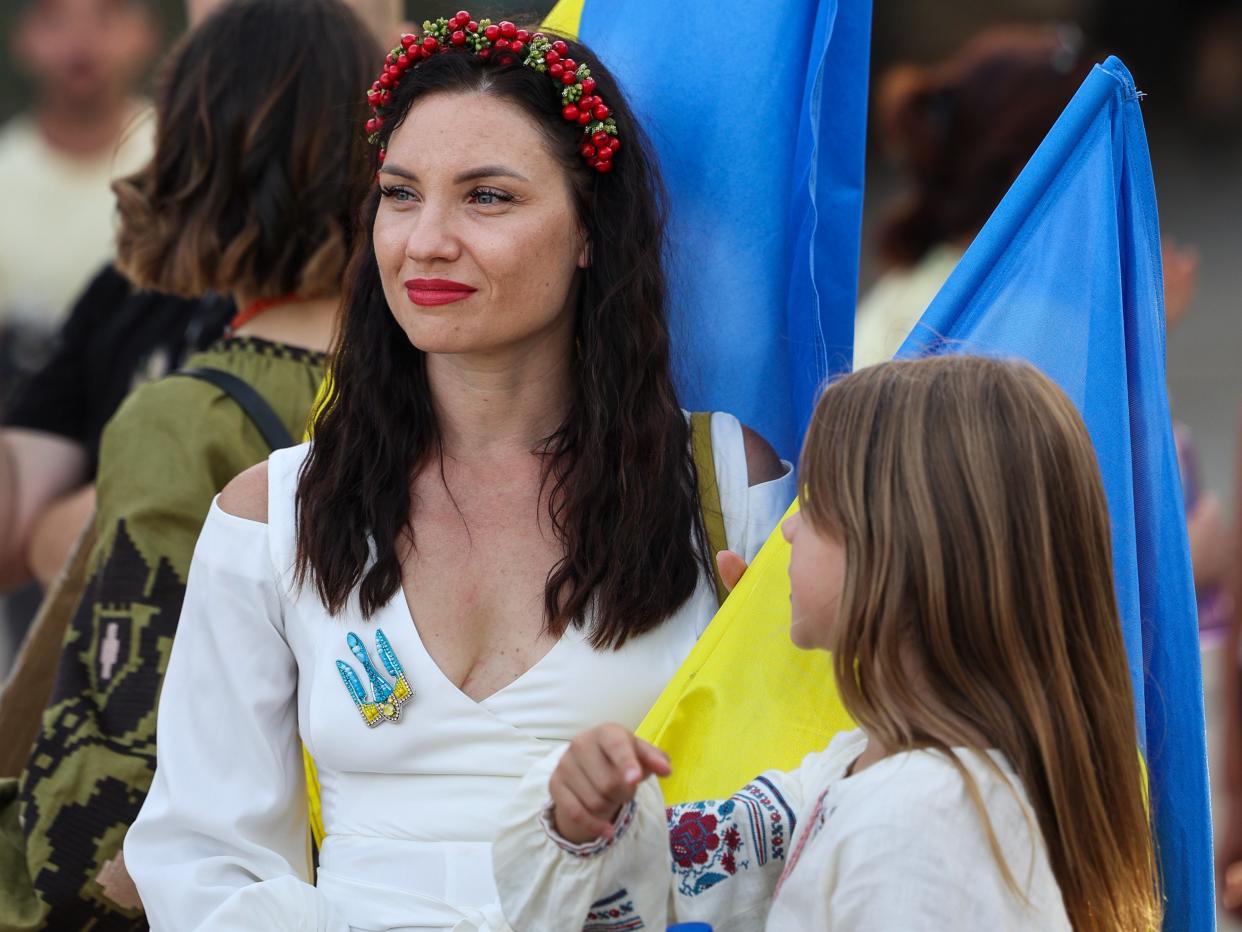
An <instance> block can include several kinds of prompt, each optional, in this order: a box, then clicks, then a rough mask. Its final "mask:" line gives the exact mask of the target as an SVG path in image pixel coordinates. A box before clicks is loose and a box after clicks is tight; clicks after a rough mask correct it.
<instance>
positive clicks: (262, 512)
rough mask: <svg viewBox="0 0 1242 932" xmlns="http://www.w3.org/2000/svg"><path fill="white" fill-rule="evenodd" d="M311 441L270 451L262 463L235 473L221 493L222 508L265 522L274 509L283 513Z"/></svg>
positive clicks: (294, 489)
mask: <svg viewBox="0 0 1242 932" xmlns="http://www.w3.org/2000/svg"><path fill="white" fill-rule="evenodd" d="M310 446H311V445H310V442H309V441H308V442H306V443H300V444H298V445H297V446H294V447H287V448H286V449H283V450H273V451H272V453H271V455H270V456H269V457H268V458H267V459H266V460H264V461H263V462H262V463H256V464H255V465H254V466H251V467H250V468H249V469H247V470H244V471H243V472H240V473H238V474H237V475H236V476H234V477H233V479H232V480H231V481H230V482H229V484H228V485H226V486H225V487H224V489H223V490H222V491H221V492H220V499H219V505H220V508H221V510H223V511H224V512H225V513H227V514H231V515H233V516H234V517H237V518H245V519H247V520H249V521H260V522H262V523H264V524H266V523H268V516H269V514H270V513H271V511H272V510H273V508H274V509H275V510H276V511H277V513H278V514H283V513H284V510H285V509H284V508H283V507H282V506H283V505H284V504H285V500H286V499H288V500H290V501H292V499H293V497H294V496H295V494H296V492H297V477H298V473H299V471H300V470H301V468H302V463H303V461H304V460H305V459H306V455H307V453H309V452H310Z"/></svg>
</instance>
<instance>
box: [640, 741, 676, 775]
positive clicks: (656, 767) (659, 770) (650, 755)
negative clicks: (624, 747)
mask: <svg viewBox="0 0 1242 932" xmlns="http://www.w3.org/2000/svg"><path fill="white" fill-rule="evenodd" d="M634 741H635V743H636V746H637V749H638V758H639V761H640V762H641V763H642V765H643V767H644V768H645V769H646V771H647V772H648V773H654V774H655V775H656V776H660V777H667V776H668V775H669V774H670V773H672V772H673V764H672V762H671V761H670V760H669V759H668V755H667V754H665V753H664V752H663V751H661V750H660V749H659V748H658V747H656V746H655V745H654V744H648V743H647V742H646V741H644V740H643V739H642V738H635V739H634Z"/></svg>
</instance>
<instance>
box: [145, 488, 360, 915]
mask: <svg viewBox="0 0 1242 932" xmlns="http://www.w3.org/2000/svg"><path fill="white" fill-rule="evenodd" d="M307 824H308V823H307V805H306V784H305V775H304V772H303V764H302V752H301V745H300V743H299V739H298V722H297V665H296V662H295V659H294V655H293V652H292V650H291V649H290V647H289V644H288V643H287V642H286V640H285V636H284V620H283V609H282V601H281V597H280V593H279V590H278V586H277V583H276V578H275V573H274V571H273V568H272V564H271V558H270V554H269V549H268V533H267V526H266V525H264V524H260V523H257V522H253V521H247V520H245V519H243V518H238V517H235V516H233V515H229V514H227V513H225V512H223V511H221V510H220V508H219V506H218V505H216V504H213V505H212V508H211V511H210V513H209V514H208V517H207V522H206V523H205V524H204V525H203V530H202V534H201V536H200V537H199V540H198V545H197V547H196V548H195V551H194V560H193V562H192V563H191V565H190V573H189V581H188V584H187V587H186V595H185V602H184V604H183V607H182V612H181V621H180V624H179V626H178V629H177V636H176V638H175V640H174V644H173V649H172V656H171V659H170V660H169V664H168V672H167V674H166V676H165V678H164V686H163V692H162V694H161V696H160V703H159V724H158V729H157V741H156V772H155V780H154V783H153V784H152V786H151V791H150V794H149V795H148V796H147V800H146V803H145V804H144V805H143V807H142V811H141V812H140V813H139V815H138V818H137V820H136V821H135V822H134V824H133V826H132V827H131V828H130V830H129V833H128V835H127V836H126V839H125V864H126V866H127V867H128V869H129V871H130V874H131V875H132V876H133V878H134V881H135V883H136V884H137V886H138V892H139V894H140V895H141V897H142V902H143V906H144V908H145V910H146V913H147V917H148V919H149V921H150V923H151V927H152V928H153V929H155V930H157V932H159V930H165V929H169V930H178V932H181V930H204V932H206V930H225V929H228V930H235V929H259V928H262V929H270V930H273V932H281V930H289V932H293V930H319V932H347V930H348V928H349V927H348V925H347V924H346V923H345V922H344V921H342V920H341V919H340V918H338V917H335V916H334V915H333V914H332V911H331V909H330V908H329V906H328V903H327V901H326V899H325V898H324V897H323V896H322V895H321V894H320V893H319V891H317V890H316V889H315V887H313V886H312V885H311V884H310V883H308V882H307V878H308V876H309V860H310V859H309V835H308V830H307Z"/></svg>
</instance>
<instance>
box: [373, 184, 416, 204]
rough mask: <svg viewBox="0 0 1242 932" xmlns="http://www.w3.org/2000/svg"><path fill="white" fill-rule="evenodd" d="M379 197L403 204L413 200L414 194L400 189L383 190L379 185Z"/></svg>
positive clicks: (406, 189)
mask: <svg viewBox="0 0 1242 932" xmlns="http://www.w3.org/2000/svg"><path fill="white" fill-rule="evenodd" d="M380 196H381V197H388V198H392V199H393V200H394V201H396V202H397V203H399V204H403V203H405V202H407V201H412V200H414V192H413V191H411V190H410V189H409V188H400V187H393V188H385V187H384V186H383V185H381V186H380Z"/></svg>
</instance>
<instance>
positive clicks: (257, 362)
mask: <svg viewBox="0 0 1242 932" xmlns="http://www.w3.org/2000/svg"><path fill="white" fill-rule="evenodd" d="M378 49H379V47H378V44H377V43H376V41H375V38H374V37H373V36H372V35H371V33H370V32H369V31H368V30H367V29H366V27H365V26H364V25H363V24H362V23H361V21H360V20H359V19H358V18H357V16H356V15H355V14H354V13H352V12H351V11H350V10H349V8H348V7H346V6H345V5H343V4H342V3H340V2H339V0H233V2H230V3H226V4H223V5H222V6H220V7H219V8H218V9H217V10H216V11H215V12H214V13H213V14H211V15H210V16H209V17H208V18H207V19H206V20H204V21H203V22H202V23H201V24H200V25H199V26H198V27H196V28H195V29H194V30H193V31H191V32H190V33H189V34H188V35H187V36H186V37H185V38H184V39H183V40H182V41H181V43H180V44H179V45H178V46H177V48H176V49H175V50H174V51H173V52H172V53H171V56H170V59H169V61H168V63H167V66H166V68H165V70H164V72H163V74H162V78H161V82H160V86H159V88H158V92H157V95H156V107H155V109H156V151H155V155H154V157H153V159H152V161H151V163H150V164H149V165H148V166H147V167H146V168H144V169H143V170H142V171H140V172H138V173H137V174H135V175H133V176H130V177H129V178H126V179H124V180H122V181H120V182H118V183H117V185H116V189H117V195H118V201H119V209H120V219H121V227H120V234H119V247H118V265H119V267H120V269H121V271H122V272H123V273H124V274H125V275H126V276H127V277H129V278H130V279H131V280H132V281H133V282H134V283H135V284H136V285H137V286H138V287H141V288H150V289H155V290H158V291H160V292H167V293H172V294H176V295H181V296H198V295H202V294H204V293H205V292H208V291H211V292H217V293H221V294H224V295H227V296H229V297H231V298H233V299H234V301H235V302H236V305H237V307H238V308H240V309H241V310H240V313H239V314H238V316H237V317H236V318H234V321H233V324H232V327H231V330H230V332H229V333H228V334H227V335H226V336H225V338H223V339H222V340H220V341H218V342H216V343H215V344H213V345H211V346H210V347H208V348H207V349H206V350H204V351H203V352H201V353H198V354H195V355H192V356H190V357H189V358H188V359H187V361H186V365H187V367H188V368H190V369H195V370H214V372H215V373H216V377H218V376H220V375H221V374H222V375H223V376H224V377H225V378H226V379H232V380H234V384H237V383H240V384H241V385H242V388H243V390H244V389H247V388H248V389H249V391H251V392H253V393H255V394H256V396H257V397H258V398H259V399H260V404H262V405H264V406H266V407H267V408H269V409H270V410H269V414H270V419H271V420H273V421H275V422H276V423H277V425H278V426H283V429H284V431H286V432H288V433H289V434H291V435H292V436H294V437H297V438H300V437H301V436H302V434H303V433H304V431H305V428H306V423H307V419H308V417H309V412H310V409H311V406H312V404H313V401H314V398H315V393H316V391H317V389H318V386H319V384H320V382H321V381H322V378H323V372H324V366H323V359H324V356H323V354H324V352H325V351H326V350H327V348H328V345H329V343H330V341H331V338H332V333H333V329H334V326H335V322H336V319H337V315H338V309H339V305H340V287H341V286H340V282H341V277H342V275H343V273H344V269H345V265H346V262H347V260H348V257H349V255H350V253H351V252H352V250H353V247H354V240H355V238H356V223H357V214H358V210H359V208H360V206H361V204H362V201H363V199H364V197H365V195H366V192H367V190H368V186H369V185H370V182H371V178H372V177H373V174H374V171H373V169H372V168H371V167H370V165H369V164H368V158H367V153H366V144H365V141H364V140H362V139H361V138H359V133H358V131H357V126H358V121H359V120H365V119H366V104H365V101H360V100H359V99H358V88H359V87H365V86H366V81H367V80H368V75H369V72H370V70H371V68H372V67H373V61H374V57H375V56H376V55H377V54H379V51H378ZM271 449H272V447H271V446H270V445H269V442H268V440H267V439H266V438H265V436H264V434H263V433H261V432H260V430H259V428H258V426H257V425H256V422H255V421H253V420H252V418H251V416H250V415H249V414H248V413H247V412H246V411H245V410H243V408H242V407H241V405H240V404H239V402H238V400H236V397H235V393H232V392H226V391H225V390H223V389H221V388H219V387H217V386H216V385H214V384H212V383H209V382H206V381H203V380H201V379H199V378H190V377H187V376H184V375H175V376H173V377H168V378H164V379H162V380H159V381H156V382H151V383H148V384H146V385H143V386H141V387H140V388H138V389H137V390H136V391H134V392H133V393H132V394H131V395H130V396H129V398H128V399H127V400H126V401H125V402H124V403H123V405H122V406H121V408H120V409H119V410H118V412H117V414H116V415H115V416H114V418H113V419H112V420H111V421H110V422H109V424H108V426H107V428H106V429H105V431H104V434H103V439H102V444H101V450H100V467H99V473H98V506H97V508H98V511H97V518H96V532H97V533H96V543H95V545H94V548H93V551H92V553H91V555H90V564H89V566H90V570H89V574H90V575H89V578H88V582H87V588H86V593H85V596H84V598H83V601H82V603H81V605H80V606H79V608H78V610H77V612H76V614H75V616H74V618H73V619H72V621H71V623H70V629H69V632H68V635H67V638H66V640H65V643H64V647H63V650H62V653H61V658H60V661H59V670H58V673H57V681H56V686H55V689H54V692H53V695H52V699H51V702H50V704H49V706H48V708H47V709H46V710H45V712H44V715H43V721H42V726H41V733H40V735H39V737H38V738H37V741H36V745H35V748H34V752H33V754H32V755H31V757H30V762H29V764H28V765H27V768H26V771H25V773H24V774H23V776H22V780H21V786H20V791H19V801H20V805H21V808H22V811H23V813H24V815H25V820H26V824H25V836H26V838H25V845H24V852H23V853H24V854H25V859H24V861H23V862H22V864H21V868H22V870H25V871H28V873H29V878H30V879H29V881H26V880H25V879H24V878H16V879H15V880H14V886H13V887H11V888H10V889H20V888H21V887H22V886H27V885H32V886H33V895H32V896H31V897H30V906H31V910H32V912H31V916H32V917H33V918H36V919H37V918H38V916H39V915H45V914H46V915H48V916H50V918H48V920H47V922H48V927H49V928H53V927H54V928H71V927H81V926H82V925H84V924H90V923H92V922H98V923H103V924H102V925H100V926H99V927H100V928H104V927H107V928H130V927H134V928H138V927H144V926H145V923H144V921H143V920H142V913H141V905H140V904H139V901H138V896H137V894H136V892H135V891H134V887H133V884H132V882H130V880H129V877H128V876H127V874H126V871H125V866H124V862H123V860H122V858H121V846H122V840H123V838H124V835H125V832H126V830H127V829H128V828H129V826H130V824H131V823H132V822H133V820H134V818H135V817H136V816H137V815H138V810H139V809H140V808H141V805H142V801H143V798H144V797H145V794H146V791H147V789H148V788H149V786H150V784H151V780H152V778H153V775H154V771H155V737H156V735H155V707H156V696H157V695H158V692H159V690H160V686H161V682H162V679H163V674H164V670H165V667H166V665H167V660H168V651H169V647H170V645H171V642H172V638H173V634H174V632H175V631H176V628H177V619H178V617H179V615H180V612H181V604H182V598H183V595H184V592H185V588H184V587H185V579H186V575H187V572H188V570H189V565H190V558H191V556H192V553H193V549H194V542H195V540H196V538H197V537H198V534H199V530H200V529H201V527H202V524H203V520H204V518H205V517H206V515H207V511H208V508H209V506H210V505H211V501H212V499H213V497H214V496H215V495H216V494H217V493H218V492H219V491H220V490H221V489H222V488H224V486H225V484H226V483H227V482H228V481H229V480H230V479H231V478H232V477H233V476H235V475H236V474H237V473H238V472H240V471H242V470H244V469H246V468H247V467H249V466H252V465H253V464H254V463H256V462H259V461H261V460H262V459H263V458H264V457H266V456H267V454H268V453H269V452H271ZM83 800H90V804H89V805H88V806H84V805H83V804H82V803H83ZM6 822H7V820H6ZM33 927H35V926H32V928H33ZM39 927H41V926H39ZM173 927H176V928H180V927H181V924H180V923H178V922H174V923H173Z"/></svg>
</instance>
